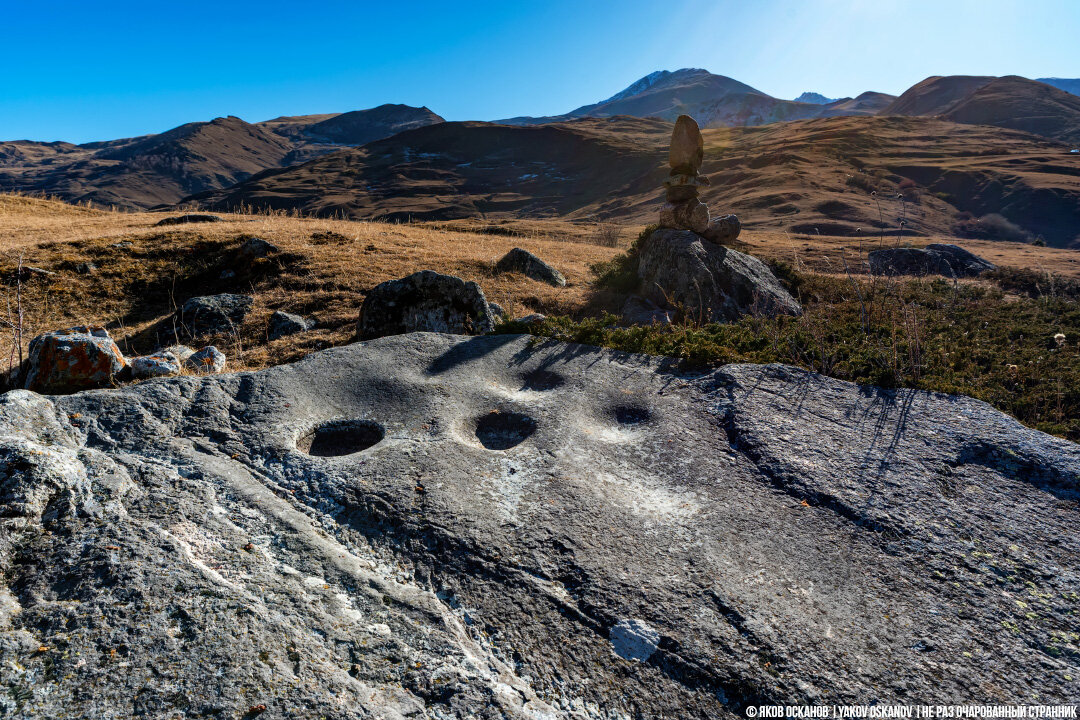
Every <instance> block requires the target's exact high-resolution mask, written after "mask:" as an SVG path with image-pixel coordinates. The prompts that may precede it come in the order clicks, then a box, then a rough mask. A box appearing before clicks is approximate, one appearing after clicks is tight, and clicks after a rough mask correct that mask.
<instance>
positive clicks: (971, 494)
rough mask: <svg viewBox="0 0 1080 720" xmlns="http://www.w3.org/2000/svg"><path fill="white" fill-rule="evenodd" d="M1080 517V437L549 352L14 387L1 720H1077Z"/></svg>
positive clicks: (404, 339)
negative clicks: (998, 713) (786, 716)
mask: <svg viewBox="0 0 1080 720" xmlns="http://www.w3.org/2000/svg"><path fill="white" fill-rule="evenodd" d="M511 442H516V443H517V444H514V445H509V443H511ZM491 446H495V447H500V446H501V447H502V449H490V447H491ZM352 451H355V452H352ZM1078 497H1080V447H1078V446H1076V445H1073V444H1071V443H1068V442H1065V441H1062V440H1058V439H1055V438H1052V437H1049V436H1047V435H1043V434H1041V433H1038V432H1035V431H1032V430H1029V429H1027V428H1024V427H1022V426H1021V425H1019V424H1018V423H1017V422H1015V421H1014V420H1012V419H1010V418H1008V417H1006V416H1004V415H1002V414H1001V413H998V412H996V411H994V410H993V409H991V408H990V407H989V406H988V405H986V404H984V403H982V402H978V401H975V400H970V399H966V398H959V397H950V396H944V395H935V394H929V393H923V392H914V391H901V392H895V391H882V390H876V389H872V388H860V387H857V386H854V385H851V384H848V383H843V382H839V381H834V380H830V379H826V378H822V377H820V376H817V375H814V374H812V373H807V372H803V371H799V370H794V369H791V368H787V367H783V366H748V365H742V366H737V365H733V366H727V367H724V368H721V369H719V370H716V371H714V372H710V373H706V374H702V375H685V374H679V373H677V372H674V371H673V370H672V369H671V367H669V366H668V365H667V364H666V363H664V362H662V361H660V360H657V359H651V358H647V357H643V356H634V355H628V354H625V353H617V352H609V351H601V350H597V349H595V348H588V347H583V346H576V345H566V344H559V343H554V342H547V343H540V344H537V343H536V342H535V340H534V339H533V338H530V337H528V336H486V337H481V338H464V337H460V336H448V335H435V334H412V335H404V336H398V337H393V338H382V339H379V340H376V341H372V342H368V343H357V344H354V345H351V346H347V347H342V348H336V349H333V350H327V351H324V352H321V353H317V354H314V355H312V356H309V357H308V358H307V359H305V360H303V361H301V362H299V363H296V364H294V365H289V366H282V367H277V368H273V369H270V370H266V371H262V372H259V373H240V374H235V375H220V376H210V377H181V378H174V379H168V380H161V381H157V382H153V383H145V384H140V385H133V386H129V387H125V388H121V389H116V390H104V391H91V392H84V393H80V394H78V395H72V396H66V397H58V398H52V399H50V398H46V397H43V396H38V395H35V394H33V393H30V392H26V391H13V392H9V393H7V394H5V395H3V396H2V397H0V524H2V525H0V527H2V531H0V686H3V687H4V688H6V689H7V693H6V694H4V695H2V696H0V707H2V708H3V709H4V710H5V711H6V712H7V713H8V714H9V715H11V716H13V717H47V718H61V717H63V718H69V717H94V718H106V719H107V718H128V717H132V716H137V715H140V714H146V715H149V716H153V717H173V716H180V717H206V716H216V717H223V718H238V717H242V716H245V713H247V712H248V710H249V708H251V707H255V706H257V705H265V706H266V711H265V712H264V713H263V714H262V715H260V716H259V717H261V718H274V719H278V718H299V717H304V718H308V717H326V718H335V719H346V718H377V717H381V718H401V717H410V716H411V717H431V718H534V719H536V718H556V719H562V718H567V719H569V718H574V719H576V720H581V719H583V718H605V719H614V718H626V717H642V718H658V717H669V718H724V717H731V718H734V717H745V712H744V708H745V707H746V706H747V705H750V704H754V705H757V704H779V705H783V704H804V703H840V704H859V705H864V704H873V703H901V704H907V703H931V704H956V703H991V704H999V703H1031V702H1038V703H1041V704H1057V703H1066V702H1074V701H1075V699H1076V698H1077V697H1078V696H1080V660H1078V657H1080V655H1078V650H1080V648H1078V644H1077V640H1076V632H1077V629H1078V627H1077V626H1078V620H1077V617H1078V615H1077V610H1078V608H1080V597H1078V595H1077V583H1078V582H1080V571H1078V570H1077V568H1078V567H1080V538H1078V536H1077V533H1076V532H1075V529H1076V520H1077V498H1078Z"/></svg>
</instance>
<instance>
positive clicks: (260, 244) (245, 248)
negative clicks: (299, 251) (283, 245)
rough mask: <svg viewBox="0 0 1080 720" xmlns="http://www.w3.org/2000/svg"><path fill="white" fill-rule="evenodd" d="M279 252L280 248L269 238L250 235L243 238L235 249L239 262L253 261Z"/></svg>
mask: <svg viewBox="0 0 1080 720" xmlns="http://www.w3.org/2000/svg"><path fill="white" fill-rule="evenodd" d="M279 252H281V249H280V248H279V247H278V246H277V245H275V244H274V243H272V242H270V241H269V240H263V239H262V238H257V237H251V238H248V239H247V240H245V241H244V244H243V245H241V246H240V248H239V249H238V250H237V251H236V257H237V260H239V261H240V262H254V261H255V260H261V259H263V258H267V257H270V256H271V255H274V254H277V253H279Z"/></svg>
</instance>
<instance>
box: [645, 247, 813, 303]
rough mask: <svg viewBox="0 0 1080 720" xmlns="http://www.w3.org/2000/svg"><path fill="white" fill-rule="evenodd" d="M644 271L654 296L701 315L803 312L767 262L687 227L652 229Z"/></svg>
mask: <svg viewBox="0 0 1080 720" xmlns="http://www.w3.org/2000/svg"><path fill="white" fill-rule="evenodd" d="M638 277H639V278H640V279H641V292H642V294H643V295H644V296H645V297H647V298H648V299H649V300H650V301H652V302H653V303H655V304H656V305H657V306H659V307H661V308H668V309H679V310H681V311H682V312H683V313H684V314H686V315H687V316H689V317H690V318H693V319H695V320H699V321H704V322H728V321H732V320H737V319H739V318H740V317H742V316H743V315H748V314H756V315H768V316H774V315H799V314H801V313H802V307H801V306H800V305H799V303H798V301H797V300H795V298H793V297H791V294H790V293H788V291H787V290H785V289H784V287H783V286H782V285H781V284H780V282H779V281H778V280H777V279H776V277H775V276H774V275H773V274H772V272H771V271H770V270H769V268H768V267H766V265H765V264H764V263H763V262H761V261H760V260H758V259H757V258H755V257H752V256H750V255H745V254H743V253H740V252H737V251H735V250H732V249H730V248H727V247H724V246H722V245H716V244H714V243H710V242H706V241H705V240H704V239H703V238H702V237H701V236H699V235H697V234H696V233H693V232H689V231H686V230H657V231H656V232H654V233H653V234H652V235H650V236H649V237H648V238H647V239H646V240H645V242H644V243H643V244H642V247H641V251H640V255H639V258H638Z"/></svg>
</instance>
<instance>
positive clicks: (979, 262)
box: [867, 243, 994, 277]
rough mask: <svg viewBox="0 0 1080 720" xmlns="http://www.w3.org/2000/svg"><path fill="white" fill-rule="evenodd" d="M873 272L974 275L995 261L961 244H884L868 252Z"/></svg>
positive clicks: (949, 275)
mask: <svg viewBox="0 0 1080 720" xmlns="http://www.w3.org/2000/svg"><path fill="white" fill-rule="evenodd" d="M867 260H868V261H869V264H870V273H871V274H872V275H920V276H921V275H944V276H945V277H974V276H976V275H979V274H981V273H984V272H986V271H987V270H993V269H994V265H993V263H990V262H988V261H986V260H983V259H982V258H981V257H979V256H978V255H975V254H974V253H972V252H969V251H967V250H965V249H964V248H962V247H960V246H958V245H951V244H945V243H933V244H930V245H927V246H926V247H925V248H921V249H920V248H882V249H880V250H871V251H870V253H869V255H868V256H867Z"/></svg>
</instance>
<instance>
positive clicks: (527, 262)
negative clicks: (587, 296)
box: [495, 248, 566, 287]
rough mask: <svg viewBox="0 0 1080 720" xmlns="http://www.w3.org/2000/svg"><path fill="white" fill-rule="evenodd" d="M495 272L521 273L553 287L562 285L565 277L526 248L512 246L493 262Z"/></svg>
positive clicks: (564, 283)
mask: <svg viewBox="0 0 1080 720" xmlns="http://www.w3.org/2000/svg"><path fill="white" fill-rule="evenodd" d="M495 271H496V272H501V273H503V272H514V273H521V274H522V275H524V276H525V277H527V278H532V279H533V280H536V281H537V282H542V283H547V284H548V285H552V286H554V287H564V286H565V285H566V278H565V277H563V274H562V273H561V272H559V271H558V270H556V269H555V268H553V267H551V266H550V265H548V264H547V263H546V262H544V261H543V260H541V259H540V258H538V257H537V256H535V255H533V254H532V253H531V252H529V251H528V250H522V249H521V248H514V249H513V250H511V251H510V252H508V253H506V254H505V255H503V256H502V258H501V259H500V260H499V262H497V263H496V264H495Z"/></svg>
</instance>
